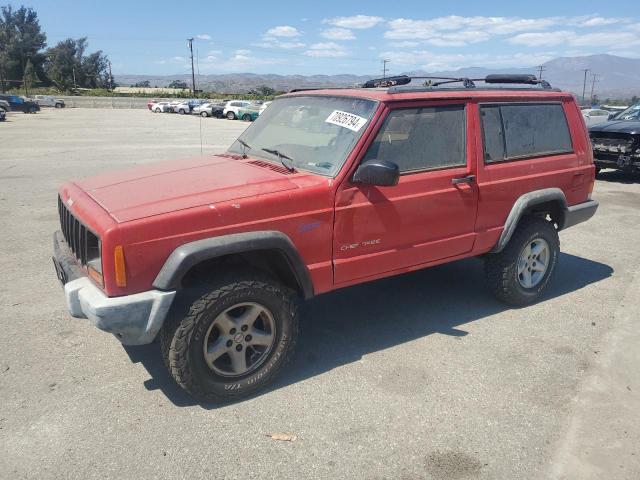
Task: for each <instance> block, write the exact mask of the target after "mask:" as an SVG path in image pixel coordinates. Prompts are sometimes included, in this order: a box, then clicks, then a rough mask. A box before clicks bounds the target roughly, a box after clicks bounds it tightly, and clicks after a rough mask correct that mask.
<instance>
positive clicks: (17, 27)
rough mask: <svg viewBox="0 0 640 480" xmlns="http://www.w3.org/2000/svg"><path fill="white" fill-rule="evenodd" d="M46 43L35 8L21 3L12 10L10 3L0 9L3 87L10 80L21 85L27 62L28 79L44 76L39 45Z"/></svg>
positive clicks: (16, 84)
mask: <svg viewBox="0 0 640 480" xmlns="http://www.w3.org/2000/svg"><path fill="white" fill-rule="evenodd" d="M46 44H47V36H46V35H45V34H44V32H42V29H41V27H40V22H39V21H38V14H37V13H36V11H35V10H33V9H32V8H26V7H24V6H22V7H20V8H18V9H17V10H14V9H13V7H11V6H10V5H9V6H6V7H2V8H1V9H0V84H1V87H2V90H3V91H5V90H6V88H7V86H8V85H9V84H11V86H20V84H21V83H22V82H23V80H24V78H25V70H26V68H27V62H29V63H30V64H31V65H30V67H29V68H30V69H32V72H30V73H29V78H30V80H31V81H35V80H37V79H38V78H42V77H43V76H44V75H43V70H42V67H43V63H44V56H43V55H42V49H43V48H44V47H45V46H46Z"/></svg>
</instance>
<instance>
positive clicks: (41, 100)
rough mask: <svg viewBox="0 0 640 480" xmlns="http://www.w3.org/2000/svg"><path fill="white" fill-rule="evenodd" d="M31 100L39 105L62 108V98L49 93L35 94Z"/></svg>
mask: <svg viewBox="0 0 640 480" xmlns="http://www.w3.org/2000/svg"><path fill="white" fill-rule="evenodd" d="M33 101H34V102H36V103H37V104H38V105H40V106H41V107H55V108H64V107H65V105H64V100H62V99H61V98H55V97H52V96H51V95H35V96H34V97H33Z"/></svg>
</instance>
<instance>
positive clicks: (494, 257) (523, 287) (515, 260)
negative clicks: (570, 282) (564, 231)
mask: <svg viewBox="0 0 640 480" xmlns="http://www.w3.org/2000/svg"><path fill="white" fill-rule="evenodd" d="M559 256H560V239H559V238H558V232H557V231H556V229H555V228H554V226H553V224H552V223H551V222H549V221H547V220H544V219H542V218H535V217H525V218H523V219H522V220H521V221H520V223H519V224H518V227H517V228H516V231H515V232H514V234H513V236H512V237H511V239H510V240H509V243H508V244H507V246H506V247H505V248H504V250H502V251H501V252H499V253H494V254H489V255H487V256H486V258H485V274H486V278H487V283H488V284H489V288H490V289H491V290H492V292H493V294H494V295H495V296H496V297H497V298H498V299H499V300H502V301H503V302H505V303H508V304H510V305H516V306H522V305H528V304H530V303H533V302H535V301H536V300H538V299H539V298H540V296H541V295H542V293H543V291H544V290H545V289H546V287H547V284H548V283H549V280H550V279H551V276H552V274H553V271H554V270H555V267H556V264H557V263H558V257H559Z"/></svg>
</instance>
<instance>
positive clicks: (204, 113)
mask: <svg viewBox="0 0 640 480" xmlns="http://www.w3.org/2000/svg"><path fill="white" fill-rule="evenodd" d="M200 116H201V117H204V118H207V117H208V116H209V114H208V113H207V112H201V113H200Z"/></svg>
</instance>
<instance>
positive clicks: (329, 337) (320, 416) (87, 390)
mask: <svg viewBox="0 0 640 480" xmlns="http://www.w3.org/2000/svg"><path fill="white" fill-rule="evenodd" d="M245 127H246V124H244V123H242V122H232V121H228V120H215V119H202V120H201V119H200V118H198V117H193V118H184V117H181V116H178V115H168V114H161V115H158V114H152V113H149V112H147V111H140V110H97V109H86V110H85V109H75V110H72V109H67V110H44V111H43V112H41V113H40V114H37V115H23V114H10V115H9V117H8V121H7V122H6V123H5V124H0V231H1V232H2V241H1V242H0V249H1V250H0V331H2V340H1V343H0V345H1V348H0V478H7V479H19V478H38V479H45V478H47V479H48V478H65V479H72V478H77V479H83V480H86V479H93V478H96V479H104V478H120V479H129V478H131V479H140V478H208V479H211V478H278V479H280V478H291V479H301V478H317V477H321V478H332V479H333V478H367V479H380V478H389V479H400V478H406V479H423V478H424V479H459V478H491V479H532V478H566V479H576V478H580V479H586V478H600V479H602V478H608V479H613V478H625V479H627V478H628V479H636V478H640V448H639V445H640V349H639V348H638V347H639V343H640V334H639V333H638V329H637V322H638V318H640V308H639V305H640V274H638V273H637V272H638V267H640V254H639V253H638V251H639V250H638V247H639V245H640V229H639V228H638V226H639V225H640V178H638V177H635V178H628V177H625V176H623V175H620V174H617V173H615V172H605V173H604V174H603V175H602V178H601V179H600V180H599V181H598V182H597V185H596V188H595V193H594V195H595V196H596V197H597V198H598V199H599V200H600V201H601V207H600V210H599V211H598V213H597V215H596V217H594V218H593V219H592V220H591V221H589V222H587V223H585V224H582V225H579V226H577V227H575V228H573V229H570V230H568V231H566V232H563V233H561V235H560V237H561V242H562V250H563V254H562V256H561V259H560V264H559V268H558V270H557V275H556V277H555V279H554V281H553V283H552V284H551V286H550V290H549V292H548V295H547V297H546V298H545V300H544V301H543V302H541V303H539V304H537V305H535V306H531V307H528V308H522V309H510V308H507V307H505V306H504V305H502V304H500V303H498V302H496V301H495V300H493V298H492V297H491V296H490V295H489V294H488V293H487V292H486V290H485V288H484V286H483V276H482V264H481V262H480V261H478V260H475V259H471V260H465V261H461V262H456V263H453V264H449V265H444V266H440V267H436V268H432V269H429V270H425V271H422V272H416V273H413V274H409V275H405V276H402V277H397V278H391V279H386V280H382V281H378V282H374V283H371V284H368V285H361V286H357V287H354V288H349V289H345V290H342V291H338V292H335V293H332V294H328V295H324V296H320V297H318V298H316V299H314V300H313V301H312V302H310V303H308V304H307V305H305V307H304V310H303V312H304V313H303V323H302V332H301V334H302V338H301V341H300V345H299V350H298V354H297V356H296V358H295V359H294V361H293V362H292V364H291V365H290V366H289V368H288V370H287V371H286V372H285V373H284V375H283V376H282V377H281V378H280V380H279V381H278V383H277V384H276V385H275V387H273V388H272V389H271V390H269V391H267V392H265V393H263V394H262V395H259V396H257V397H256V398H253V399H250V400H247V401H244V402H240V403H237V404H234V405H228V406H222V407H218V406H215V405H199V404H196V403H194V402H193V401H192V400H191V399H190V398H189V397H188V396H186V395H185V394H183V393H182V392H181V391H180V390H179V389H178V388H177V387H175V386H174V385H173V384H172V383H171V381H170V379H169V377H168V375H167V374H166V373H165V371H164V367H163V366H162V362H161V360H160V358H159V352H158V351H159V348H158V346H157V345H156V344H153V345H149V346H145V347H137V348H129V347H127V348H124V347H122V346H121V345H120V343H119V342H118V341H117V340H115V339H114V338H112V337H111V336H109V335H107V334H105V333H102V332H100V331H98V330H97V329H95V328H93V327H91V326H89V325H88V324H87V323H86V321H83V320H78V319H72V318H70V317H69V316H68V315H67V313H66V311H65V307H64V299H63V295H62V291H61V289H60V286H59V285H58V284H57V280H56V278H55V274H54V272H53V268H52V265H51V259H50V255H51V234H52V232H53V231H54V230H56V229H57V212H56V190H57V187H58V185H59V184H60V183H62V182H64V181H65V180H67V179H70V178H76V177H84V176H88V175H93V174H96V173H100V172H104V171H107V170H112V169H115V168H124V167H128V166H131V165H134V164H139V163H144V162H151V161H157V160H164V159H173V158H178V157H189V156H194V155H199V154H200V148H201V147H200V132H201V131H202V138H203V140H204V142H203V152H204V153H205V154H210V153H212V152H216V151H222V150H224V149H225V148H226V147H227V146H228V145H229V144H230V143H231V142H232V141H233V139H234V138H235V137H236V136H237V135H238V134H239V133H240V132H241V131H242V130H243V129H244V128H245ZM273 433H288V434H292V435H295V436H296V437H297V438H296V440H295V441H294V442H280V441H275V440H273V439H271V438H270V437H268V436H267V435H268V434H273Z"/></svg>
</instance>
